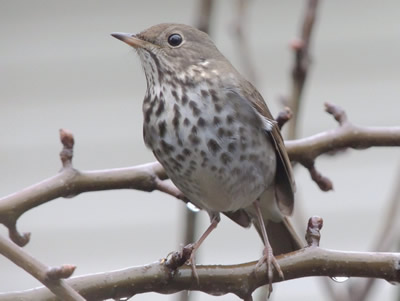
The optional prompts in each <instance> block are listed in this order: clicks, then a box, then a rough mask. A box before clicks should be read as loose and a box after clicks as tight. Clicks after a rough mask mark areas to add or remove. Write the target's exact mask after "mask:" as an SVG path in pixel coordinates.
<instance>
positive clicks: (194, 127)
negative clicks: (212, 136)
mask: <svg viewBox="0 0 400 301" xmlns="http://www.w3.org/2000/svg"><path fill="white" fill-rule="evenodd" d="M192 133H193V134H194V135H197V127H196V126H195V125H194V126H192Z"/></svg>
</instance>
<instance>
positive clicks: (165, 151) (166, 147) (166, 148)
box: [161, 139, 175, 155]
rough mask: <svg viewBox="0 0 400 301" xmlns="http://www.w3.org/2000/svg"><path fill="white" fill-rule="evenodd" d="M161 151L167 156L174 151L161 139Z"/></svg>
mask: <svg viewBox="0 0 400 301" xmlns="http://www.w3.org/2000/svg"><path fill="white" fill-rule="evenodd" d="M161 149H162V151H163V152H164V153H165V154H167V155H168V154H169V153H170V152H173V151H174V150H175V147H174V146H173V145H171V144H169V143H167V142H165V140H164V139H161Z"/></svg>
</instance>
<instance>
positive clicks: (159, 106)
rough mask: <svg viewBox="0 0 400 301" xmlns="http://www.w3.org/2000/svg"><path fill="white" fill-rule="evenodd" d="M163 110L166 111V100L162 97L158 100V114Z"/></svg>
mask: <svg viewBox="0 0 400 301" xmlns="http://www.w3.org/2000/svg"><path fill="white" fill-rule="evenodd" d="M162 112H164V100H162V99H160V101H159V102H158V107H157V111H156V116H160V115H161V113H162Z"/></svg>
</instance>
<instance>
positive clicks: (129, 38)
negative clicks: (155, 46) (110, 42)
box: [111, 32, 149, 49]
mask: <svg viewBox="0 0 400 301" xmlns="http://www.w3.org/2000/svg"><path fill="white" fill-rule="evenodd" d="M111 35H112V36H113V37H114V38H117V39H118V40H121V41H122V42H125V43H126V44H128V45H130V46H132V47H133V48H135V49H137V48H145V47H146V45H147V44H149V42H146V41H144V40H141V39H139V38H138V37H136V36H135V35H134V34H130V33H124V32H113V33H112V34H111Z"/></svg>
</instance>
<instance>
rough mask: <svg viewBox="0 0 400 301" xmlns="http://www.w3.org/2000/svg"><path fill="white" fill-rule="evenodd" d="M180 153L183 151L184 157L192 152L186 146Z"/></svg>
mask: <svg viewBox="0 0 400 301" xmlns="http://www.w3.org/2000/svg"><path fill="white" fill-rule="evenodd" d="M182 153H183V154H184V155H185V156H186V157H188V156H190V155H191V154H192V151H191V150H190V149H188V148H184V149H183V151H182Z"/></svg>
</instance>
